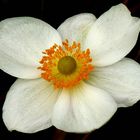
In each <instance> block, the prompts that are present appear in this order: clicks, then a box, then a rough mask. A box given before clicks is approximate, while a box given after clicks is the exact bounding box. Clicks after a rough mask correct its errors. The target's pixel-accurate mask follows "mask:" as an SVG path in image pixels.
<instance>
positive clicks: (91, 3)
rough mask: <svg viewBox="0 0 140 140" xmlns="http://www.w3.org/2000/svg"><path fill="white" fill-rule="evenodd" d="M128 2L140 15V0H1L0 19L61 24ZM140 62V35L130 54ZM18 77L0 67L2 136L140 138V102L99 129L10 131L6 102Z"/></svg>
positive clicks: (95, 139) (73, 139)
mask: <svg viewBox="0 0 140 140" xmlns="http://www.w3.org/2000/svg"><path fill="white" fill-rule="evenodd" d="M118 3H124V4H125V5H127V7H128V8H129V9H130V11H131V12H132V15H133V16H137V17H140V0H79V1H78V0H65V1H64V0H63V1H61V0H0V20H3V19H6V18H9V17H17V16H32V17H36V18H39V19H42V20H44V21H46V22H47V23H49V24H50V25H52V26H53V27H55V28H57V27H58V26H59V25H60V24H61V23H62V22H63V21H64V20H65V19H66V18H68V17H70V16H73V15H75V14H79V13H84V12H89V13H93V14H94V15H95V16H96V17H99V16H100V15H101V14H102V13H104V12H105V11H107V10H108V9H109V8H110V7H111V6H113V5H116V4H118ZM127 57H130V58H132V59H134V60H136V61H137V62H139V63H140V37H139V38H138V42H137V44H136V46H135V47H134V49H133V50H132V51H131V52H130V53H129V54H128V56H127ZM15 80H16V78H15V77H12V76H10V75H8V74H6V73H4V72H3V71H0V113H1V116H0V139H1V140H5V139H13V140H15V139H18V140H20V139H25V140H28V139H34V138H35V139H39V140H43V139H45V140H103V139H105V140H107V139H112V140H114V139H119V140H121V139H123V138H127V137H132V139H133V140H137V139H138V140H139V139H140V134H139V133H140V102H138V103H136V104H135V105H133V106H132V107H128V108H119V109H118V111H117V112H116V114H115V115H114V116H113V117H112V119H111V120H110V121H109V122H108V123H107V124H105V125H104V126H103V127H101V128H100V129H98V130H95V131H93V132H91V133H86V134H74V133H66V132H63V131H60V130H57V129H56V128H55V127H51V128H49V129H46V130H43V131H40V132H38V133H35V134H24V133H20V132H16V131H12V132H9V131H8V130H7V128H6V127H5V125H4V123H3V121H2V106H3V103H4V100H5V96H6V93H7V91H8V89H9V88H10V86H11V85H12V84H13V82H14V81H15Z"/></svg>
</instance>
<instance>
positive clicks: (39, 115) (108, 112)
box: [0, 4, 140, 133]
mask: <svg viewBox="0 0 140 140" xmlns="http://www.w3.org/2000/svg"><path fill="white" fill-rule="evenodd" d="M139 31H140V20H139V18H137V17H132V16H131V14H130V12H129V10H128V9H127V7H126V6H125V5H123V4H119V5H117V6H113V7H112V8H111V9H110V10H108V11H107V12H105V13H104V14H103V15H101V16H100V17H99V18H98V19H96V18H95V16H94V15H93V14H90V13H82V14H78V15H75V16H73V17H70V18H68V19H67V20H65V21H64V22H63V23H62V24H61V25H60V26H59V27H58V29H57V30H55V29H54V28H53V27H51V26H50V25H49V24H47V23H45V22H43V21H41V20H39V19H35V18H32V17H16V18H9V19H6V20H3V21H1V22H0V68H1V69H2V70H3V71H4V72H6V73H8V74H10V75H12V76H15V77H17V78H18V79H17V80H16V81H15V83H14V84H13V85H12V87H11V88H10V90H9V91H8V94H7V96H6V100H5V103H4V106H3V120H4V123H5V125H6V126H7V128H8V129H9V130H10V131H12V130H17V131H20V132H24V133H34V132H37V131H40V130H43V129H46V128H49V127H51V126H52V125H53V126H55V127H56V128H58V129H61V130H63V131H66V132H76V133H82V132H89V131H93V130H95V129H98V128H100V127H101V126H102V125H104V124H105V123H106V122H107V121H109V119H110V118H111V117H112V116H113V115H114V113H115V112H116V110H117V107H127V106H131V105H133V104H134V103H136V102H137V101H138V100H139V99H140V85H139V83H140V66H139V64H138V63H137V62H135V61H134V60H131V59H129V58H124V57H125V56H126V55H127V54H128V53H129V52H130V51H131V50H132V48H133V47H134V45H135V44H136V41H137V38H138V34H139Z"/></svg>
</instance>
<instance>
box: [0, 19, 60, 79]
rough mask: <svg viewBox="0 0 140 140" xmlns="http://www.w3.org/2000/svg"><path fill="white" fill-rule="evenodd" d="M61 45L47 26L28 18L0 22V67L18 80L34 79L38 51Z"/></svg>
mask: <svg viewBox="0 0 140 140" xmlns="http://www.w3.org/2000/svg"><path fill="white" fill-rule="evenodd" d="M54 43H57V44H61V38H60V36H59V34H58V32H57V31H56V30H55V29H54V28H53V27H51V26H50V25H49V24H47V23H45V22H43V21H41V20H39V19H35V18H31V17H17V18H9V19H6V20H3V21H1V22H0V68H1V69H2V70H3V71H5V72H7V73H9V74H11V75H13V76H15V77H19V78H27V79H30V78H37V77H40V72H39V70H37V67H38V65H39V61H40V59H41V57H42V51H44V50H45V49H47V48H50V47H51V46H52V45H54Z"/></svg>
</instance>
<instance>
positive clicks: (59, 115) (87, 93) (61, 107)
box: [52, 83, 117, 132]
mask: <svg viewBox="0 0 140 140" xmlns="http://www.w3.org/2000/svg"><path fill="white" fill-rule="evenodd" d="M116 106H117V105H116V103H115V102H114V100H113V98H112V97H111V96H109V95H108V94H107V93H106V92H104V91H102V90H100V89H98V88H95V87H93V86H90V85H88V84H86V83H82V84H81V85H80V86H78V87H77V88H74V89H71V90H63V91H62V94H61V95H60V96H59V98H58V100H57V102H56V104H55V106H54V112H53V116H52V123H53V125H54V126H56V127H57V128H58V129H61V130H63V131H67V132H88V131H92V130H95V129H97V128H99V127H101V126H102V125H103V124H105V123H106V122H107V121H108V120H109V119H110V118H111V117H112V115H113V114H114V113H115V111H116Z"/></svg>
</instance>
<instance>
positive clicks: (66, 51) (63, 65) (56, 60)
mask: <svg viewBox="0 0 140 140" xmlns="http://www.w3.org/2000/svg"><path fill="white" fill-rule="evenodd" d="M43 54H44V56H43V57H42V59H41V61H40V64H41V66H40V67H38V69H40V70H42V74H41V77H42V78H43V79H45V80H47V81H50V82H52V83H53V84H54V87H55V88H71V87H73V86H75V85H77V84H78V83H79V82H80V81H81V80H86V79H88V75H89V73H90V72H91V71H92V70H93V66H92V64H90V63H91V61H92V59H91V57H90V50H89V49H87V50H85V51H82V50H81V45H80V43H76V42H73V44H72V45H71V46H70V45H69V43H68V40H66V41H64V42H63V43H62V46H59V45H57V44H54V45H53V46H52V47H51V48H50V49H47V50H45V51H44V52H43Z"/></svg>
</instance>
